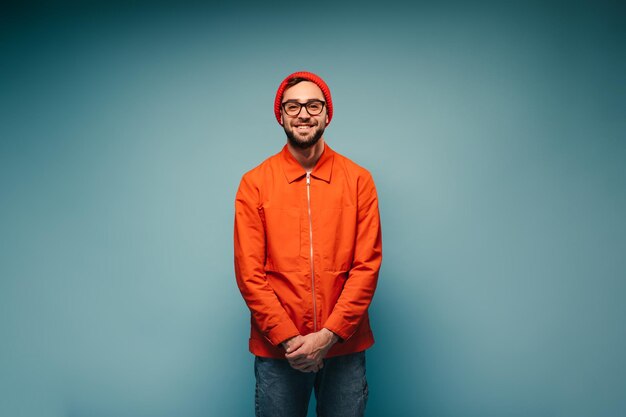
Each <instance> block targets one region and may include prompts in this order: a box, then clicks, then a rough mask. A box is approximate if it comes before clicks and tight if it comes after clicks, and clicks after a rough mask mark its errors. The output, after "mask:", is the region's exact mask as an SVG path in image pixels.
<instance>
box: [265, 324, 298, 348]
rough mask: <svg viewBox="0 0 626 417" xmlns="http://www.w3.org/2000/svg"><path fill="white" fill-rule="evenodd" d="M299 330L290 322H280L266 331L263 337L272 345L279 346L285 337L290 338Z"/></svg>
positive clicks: (296, 334)
mask: <svg viewBox="0 0 626 417" xmlns="http://www.w3.org/2000/svg"><path fill="white" fill-rule="evenodd" d="M299 334H300V332H299V331H298V329H297V328H296V326H295V325H294V324H293V323H292V322H291V321H289V322H287V323H281V324H279V325H278V326H276V327H274V328H272V329H271V330H270V331H268V332H266V334H265V338H266V339H267V340H269V342H270V343H271V344H272V345H274V346H279V345H280V344H281V343H282V342H284V341H285V340H287V339H291V338H292V337H294V336H298V335H299Z"/></svg>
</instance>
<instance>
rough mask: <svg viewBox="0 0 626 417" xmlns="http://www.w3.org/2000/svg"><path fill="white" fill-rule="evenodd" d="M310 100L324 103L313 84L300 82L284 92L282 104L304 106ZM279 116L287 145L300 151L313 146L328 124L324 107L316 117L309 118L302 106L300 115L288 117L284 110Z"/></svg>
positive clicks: (321, 95)
mask: <svg viewBox="0 0 626 417" xmlns="http://www.w3.org/2000/svg"><path fill="white" fill-rule="evenodd" d="M310 100H321V101H325V99H324V94H323V93H322V90H320V88H319V87H318V86H317V85H315V83H312V82H310V81H302V82H300V83H298V84H296V85H294V86H293V87H290V88H288V89H287V90H285V92H284V93H283V100H282V103H285V102H287V101H297V102H298V103H301V104H304V103H306V102H308V101H310ZM281 114H282V116H281V121H282V125H283V129H285V133H286V134H287V139H288V140H289V143H291V145H292V146H295V147H297V148H301V149H307V148H310V147H311V146H313V145H315V144H316V143H317V142H318V141H319V140H320V138H321V137H322V134H323V133H324V129H325V128H326V123H328V116H327V113H326V107H325V106H324V109H323V110H322V112H321V113H320V114H318V115H317V116H311V115H310V114H309V113H308V112H307V110H306V108H305V106H302V108H301V109H300V113H298V114H296V115H294V116H289V115H288V114H287V113H285V109H284V108H283V109H282V110H281Z"/></svg>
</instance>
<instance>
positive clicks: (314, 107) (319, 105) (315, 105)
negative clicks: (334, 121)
mask: <svg viewBox="0 0 626 417" xmlns="http://www.w3.org/2000/svg"><path fill="white" fill-rule="evenodd" d="M323 108H324V103H323V102H321V101H309V102H308V103H307V104H306V109H307V111H308V112H309V114H310V115H311V116H316V115H318V114H320V113H321V112H322V109H323Z"/></svg>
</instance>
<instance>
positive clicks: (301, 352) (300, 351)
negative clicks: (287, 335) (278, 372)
mask: <svg viewBox="0 0 626 417" xmlns="http://www.w3.org/2000/svg"><path fill="white" fill-rule="evenodd" d="M306 350H307V349H306V348H305V347H304V343H303V344H301V345H299V346H298V347H297V348H295V349H290V350H289V352H287V353H286V354H285V357H287V359H290V358H295V357H297V356H305V355H306Z"/></svg>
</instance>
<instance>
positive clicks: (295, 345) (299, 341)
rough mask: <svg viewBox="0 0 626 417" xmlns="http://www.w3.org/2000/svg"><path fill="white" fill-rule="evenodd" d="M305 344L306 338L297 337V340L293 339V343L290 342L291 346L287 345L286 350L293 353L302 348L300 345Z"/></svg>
mask: <svg viewBox="0 0 626 417" xmlns="http://www.w3.org/2000/svg"><path fill="white" fill-rule="evenodd" d="M303 344H304V340H302V338H301V337H297V338H296V339H295V340H293V341H292V342H291V343H289V346H287V349H285V350H286V352H287V353H291V352H294V351H296V350H298V349H300V347H301V346H302V345H303Z"/></svg>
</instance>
